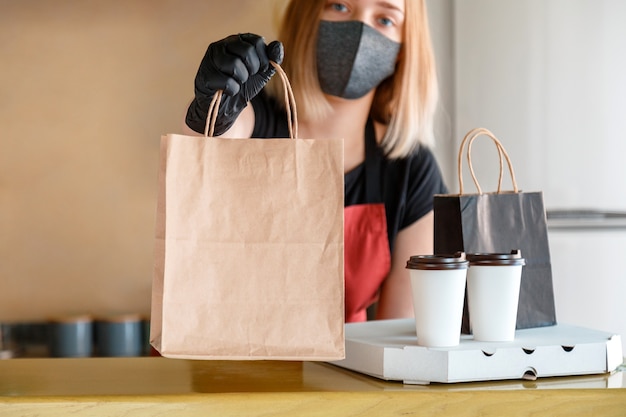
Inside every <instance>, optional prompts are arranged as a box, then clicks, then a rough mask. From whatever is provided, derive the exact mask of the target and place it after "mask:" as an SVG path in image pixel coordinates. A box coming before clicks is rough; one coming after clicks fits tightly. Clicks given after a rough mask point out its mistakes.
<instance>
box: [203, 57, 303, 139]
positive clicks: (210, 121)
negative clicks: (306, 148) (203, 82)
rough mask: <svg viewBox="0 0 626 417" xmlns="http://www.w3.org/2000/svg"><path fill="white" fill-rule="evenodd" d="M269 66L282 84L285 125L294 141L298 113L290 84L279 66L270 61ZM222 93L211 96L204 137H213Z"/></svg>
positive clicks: (296, 135) (220, 91)
mask: <svg viewBox="0 0 626 417" xmlns="http://www.w3.org/2000/svg"><path fill="white" fill-rule="evenodd" d="M270 64H271V65H272V66H273V67H274V69H276V73H277V74H278V75H279V76H280V80H281V82H282V84H283V90H284V91H285V108H286V109H287V124H288V126H289V137H290V138H291V139H295V138H297V137H298V112H297V109H296V99H295V97H294V95H293V90H292V89H291V84H290V83H289V79H288V78H287V74H285V71H284V70H283V69H282V68H281V66H280V65H278V64H277V63H275V62H274V61H270ZM223 94H224V91H222V90H219V91H217V92H216V93H215V95H214V96H213V99H212V100H211V103H210V104H209V112H208V117H207V121H206V126H205V128H204V136H208V137H213V133H214V132H215V122H216V120H217V113H218V111H219V108H220V101H221V100H222V95H223Z"/></svg>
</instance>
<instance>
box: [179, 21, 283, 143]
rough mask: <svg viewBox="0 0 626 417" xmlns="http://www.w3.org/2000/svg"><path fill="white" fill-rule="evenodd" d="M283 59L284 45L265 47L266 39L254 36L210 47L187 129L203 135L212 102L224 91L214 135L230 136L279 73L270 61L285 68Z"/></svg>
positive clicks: (243, 35)
mask: <svg viewBox="0 0 626 417" xmlns="http://www.w3.org/2000/svg"><path fill="white" fill-rule="evenodd" d="M283 56H284V49H283V44H282V43H280V42H278V41H274V42H272V43H270V44H269V45H265V42H264V41H263V38H261V37H260V36H257V35H254V34H251V33H245V34H239V35H232V36H229V37H227V38H225V39H222V40H221V41H218V42H214V43H212V44H211V45H209V47H208V49H207V51H206V54H205V55H204V58H203V59H202V62H201V63H200V68H199V69H198V73H197V75H196V79H195V98H194V100H193V101H192V102H191V104H190V105H189V109H188V110H187V117H186V119H185V122H186V123H187V126H189V127H190V128H192V129H193V130H195V131H196V132H199V133H203V132H204V129H205V126H206V119H207V113H208V111H209V104H210V103H211V99H212V98H213V96H214V95H215V93H216V92H217V91H218V90H224V94H223V95H222V100H221V103H220V107H219V111H218V116H217V120H216V122H215V129H214V135H216V136H219V135H221V134H223V133H224V132H226V131H227V130H228V129H230V127H231V126H232V125H233V123H234V122H235V120H236V119H237V117H238V116H239V114H240V113H241V111H242V110H243V109H244V108H245V107H246V106H247V104H248V102H249V101H250V100H251V99H252V98H253V97H254V96H256V95H257V94H258V93H259V92H260V91H261V90H262V89H263V87H265V84H267V82H268V81H269V80H270V78H272V76H273V75H274V73H275V72H276V70H275V69H274V67H272V66H271V65H270V63H269V61H270V60H271V61H274V62H276V63H277V64H281V63H282V62H283Z"/></svg>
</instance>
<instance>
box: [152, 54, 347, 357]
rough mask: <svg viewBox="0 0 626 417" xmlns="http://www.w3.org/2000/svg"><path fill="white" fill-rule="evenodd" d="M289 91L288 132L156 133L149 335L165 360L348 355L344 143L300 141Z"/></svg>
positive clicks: (293, 104) (330, 140)
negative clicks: (272, 135)
mask: <svg viewBox="0 0 626 417" xmlns="http://www.w3.org/2000/svg"><path fill="white" fill-rule="evenodd" d="M276 68H277V71H278V73H279V74H280V75H281V76H283V77H284V73H283V72H282V70H281V69H280V67H278V66H276ZM285 80H286V78H285ZM286 91H287V93H286V97H287V98H290V102H289V103H287V108H288V109H289V117H288V118H289V120H290V121H291V120H293V123H292V126H290V131H291V135H292V138H291V139H220V138H215V137H210V136H212V135H211V134H210V133H209V134H208V136H205V137H192V136H183V135H175V134H170V135H166V136H163V137H162V138H161V161H160V170H159V196H158V204H157V206H158V207H157V228H156V257H155V270H154V279H153V295H152V317H151V325H152V326H151V343H152V344H153V346H154V347H155V348H156V349H157V350H158V351H159V352H160V353H161V354H162V355H163V356H167V357H173V358H190V359H238V360H241V359H272V360H324V361H326V360H335V359H340V358H343V357H344V352H345V350H344V280H343V274H344V271H343V198H344V186H343V141H342V140H337V139H300V138H297V114H296V111H295V102H294V101H293V94H292V93H291V92H290V89H289V87H288V85H287V90H286ZM216 100H219V96H218V97H217V98H216ZM214 106H215V107H214V108H213V109H214V110H216V109H217V106H218V104H215V103H214ZM214 116H215V115H213V117H212V118H213V119H214ZM210 119H211V118H210ZM208 130H210V129H208Z"/></svg>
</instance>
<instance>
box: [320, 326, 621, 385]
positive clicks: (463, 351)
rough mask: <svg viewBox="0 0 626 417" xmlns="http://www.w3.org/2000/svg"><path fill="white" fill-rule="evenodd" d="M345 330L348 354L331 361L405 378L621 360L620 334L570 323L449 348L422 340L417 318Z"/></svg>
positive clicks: (572, 369)
mask: <svg viewBox="0 0 626 417" xmlns="http://www.w3.org/2000/svg"><path fill="white" fill-rule="evenodd" d="M345 330H346V331H345V336H346V358H345V359H343V360H340V361H335V362H331V363H333V364H335V365H337V366H340V367H343V368H346V369H350V370H353V371H357V372H360V373H364V374H367V375H371V376H374V377H377V378H381V379H384V380H394V381H403V382H404V383H405V384H428V383H430V382H441V383H453V382H470V381H493V380H505V379H535V378H540V377H553V376H570V375H589V374H601V373H607V372H612V371H614V370H616V369H617V368H618V367H619V366H620V365H621V364H622V362H623V358H622V342H621V337H620V335H618V334H613V333H606V332H602V331H597V330H592V329H587V328H582V327H577V326H571V325H567V324H558V325H555V326H549V327H540V328H535V329H524V330H517V331H516V332H515V340H514V341H512V342H498V343H495V342H479V341H476V340H473V338H472V336H471V335H462V336H461V343H460V344H459V345H458V346H455V347H450V348H427V347H422V346H419V345H418V344H417V335H416V333H415V321H414V320H413V319H399V320H379V321H369V322H363V323H348V324H346V329H345Z"/></svg>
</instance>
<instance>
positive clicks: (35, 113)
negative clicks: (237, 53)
mask: <svg viewBox="0 0 626 417" xmlns="http://www.w3.org/2000/svg"><path fill="white" fill-rule="evenodd" d="M277 3H279V2H276V3H275V1H274V0H263V1H258V0H229V1H217V0H124V1H111V0H55V1H49V0H20V1H14V0H0V145H1V146H0V321H26V320H43V319H47V318H49V317H51V316H56V315H65V314H74V313H91V314H95V315H98V314H111V313H123V312H138V313H142V314H148V313H149V311H150V293H151V283H152V267H153V247H154V245H153V239H154V219H155V216H154V214H155V204H156V175H157V171H156V170H157V158H158V149H159V139H160V136H161V135H162V134H164V133H170V132H179V131H180V126H181V124H182V119H183V114H184V110H185V107H186V105H187V103H188V101H189V100H190V99H191V97H192V94H193V77H194V75H195V71H196V69H197V66H198V63H199V62H200V59H201V58H202V56H203V54H204V51H205V49H206V47H207V45H208V44H209V43H210V42H211V41H214V40H217V39H219V38H222V37H224V36H227V35H229V34H232V33H237V32H244V31H250V32H255V33H258V34H261V35H264V36H265V37H266V38H268V39H271V38H273V36H274V34H275V30H274V29H275V21H276V19H275V14H276V12H277V10H278V5H277Z"/></svg>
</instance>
